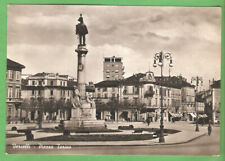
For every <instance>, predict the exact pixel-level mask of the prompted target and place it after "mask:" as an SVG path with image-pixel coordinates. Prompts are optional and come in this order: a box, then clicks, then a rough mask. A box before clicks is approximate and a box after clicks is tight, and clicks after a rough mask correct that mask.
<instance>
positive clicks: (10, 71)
mask: <svg viewBox="0 0 225 161" xmlns="http://www.w3.org/2000/svg"><path fill="white" fill-rule="evenodd" d="M8 76H9V79H13V70H8Z"/></svg>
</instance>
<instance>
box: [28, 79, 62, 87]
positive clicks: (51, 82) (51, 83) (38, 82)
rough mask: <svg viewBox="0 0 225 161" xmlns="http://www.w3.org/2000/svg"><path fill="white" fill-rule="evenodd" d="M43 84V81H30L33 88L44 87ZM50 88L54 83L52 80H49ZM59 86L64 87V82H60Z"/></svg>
mask: <svg viewBox="0 0 225 161" xmlns="http://www.w3.org/2000/svg"><path fill="white" fill-rule="evenodd" d="M44 84H45V82H44V81H41V80H40V81H35V80H33V81H32V85H33V86H34V85H39V86H41V85H44ZM50 86H54V81H53V80H51V81H50ZM60 86H66V82H65V81H60Z"/></svg>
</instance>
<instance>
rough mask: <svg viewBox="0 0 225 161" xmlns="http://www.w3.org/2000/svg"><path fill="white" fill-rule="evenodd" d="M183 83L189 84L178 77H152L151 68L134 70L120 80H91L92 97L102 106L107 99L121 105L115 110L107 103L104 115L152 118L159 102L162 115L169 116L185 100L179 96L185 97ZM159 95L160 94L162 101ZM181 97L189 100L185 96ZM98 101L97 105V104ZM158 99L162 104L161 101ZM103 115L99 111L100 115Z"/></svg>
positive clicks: (158, 107)
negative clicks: (92, 87) (140, 70)
mask: <svg viewBox="0 0 225 161" xmlns="http://www.w3.org/2000/svg"><path fill="white" fill-rule="evenodd" d="M187 87H191V88H193V87H192V86H191V85H190V84H189V83H187V82H186V81H185V80H183V79H181V78H180V77H163V78H161V77H154V74H153V73H152V72H147V73H139V74H134V75H133V76H131V77H128V78H126V79H123V80H107V81H102V82H99V83H97V84H95V98H96V101H97V102H98V103H99V102H102V103H103V104H104V106H107V103H108V102H111V101H110V100H116V101H117V102H119V105H118V106H121V108H120V109H119V111H115V110H114V111H113V110H112V111H110V109H109V108H110V107H109V106H110V105H109V106H108V107H106V108H105V109H106V110H105V111H108V113H107V112H105V113H106V115H107V116H110V115H111V116H113V119H114V118H115V119H118V120H122V119H125V120H145V119H146V117H151V118H152V119H153V120H157V119H158V118H159V114H160V108H161V106H162V105H163V108H164V109H166V110H165V113H164V118H165V120H168V119H169V120H170V116H172V114H174V113H177V114H178V113H181V112H183V111H182V105H183V104H185V103H183V102H182V96H183V97H184V96H187V97H189V93H188V92H189V91H188V92H187V90H186V88H187ZM193 89H194V88H193ZM182 90H183V92H184V94H183V95H182ZM161 96H163V100H162V101H161V98H162V97H161ZM192 96H194V95H192ZM184 100H188V101H189V98H185V99H184ZM188 101H186V102H188ZM98 103H97V105H99V104H98ZM161 103H163V104H162V105H161ZM109 104H110V103H109ZM121 104H122V105H121ZM123 105H124V106H123ZM102 106H103V105H102ZM102 106H101V108H103V109H104V107H102ZM97 109H98V107H97ZM169 114H171V115H169ZM99 115H100V114H99ZM106 115H103V114H101V116H102V117H101V119H103V118H105V116H106ZM116 116H117V117H116ZM173 116H174V115H173ZM176 116H178V115H176ZM179 116H181V115H179ZM107 118H108V117H107Z"/></svg>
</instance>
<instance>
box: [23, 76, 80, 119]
mask: <svg viewBox="0 0 225 161" xmlns="http://www.w3.org/2000/svg"><path fill="white" fill-rule="evenodd" d="M24 82H26V83H25V84H24V85H23V87H22V98H23V99H24V104H25V105H24V106H26V103H27V104H28V106H29V107H30V108H28V109H27V108H26V107H24V108H25V109H26V114H24V115H25V116H24V117H26V118H28V119H29V120H30V121H35V120H37V118H38V117H39V115H40V109H41V108H43V111H44V113H43V120H67V119H69V118H70V108H71V103H70V102H71V98H72V97H73V92H74V88H75V86H76V82H75V81H74V80H73V79H72V78H70V77H69V76H67V75H59V74H55V73H44V72H43V73H37V74H35V75H31V76H29V77H28V78H27V79H26V81H24ZM41 101H42V104H41V103H40V102H41ZM35 102H36V104H35ZM40 106H43V107H40ZM68 106H70V107H68Z"/></svg>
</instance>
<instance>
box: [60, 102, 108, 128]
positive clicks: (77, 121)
mask: <svg viewBox="0 0 225 161" xmlns="http://www.w3.org/2000/svg"><path fill="white" fill-rule="evenodd" d="M91 106H92V105H91V103H88V102H82V105H81V107H80V108H74V109H72V110H71V116H72V117H71V119H70V120H68V121H64V129H65V130H76V129H80V128H89V129H90V128H96V129H101V128H105V121H104V120H96V108H93V107H91Z"/></svg>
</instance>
